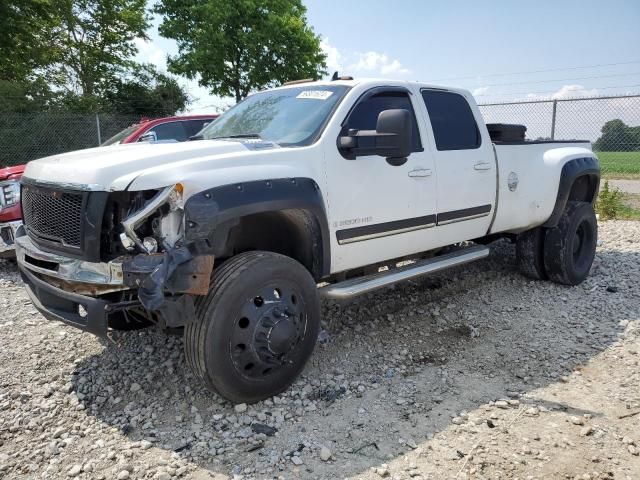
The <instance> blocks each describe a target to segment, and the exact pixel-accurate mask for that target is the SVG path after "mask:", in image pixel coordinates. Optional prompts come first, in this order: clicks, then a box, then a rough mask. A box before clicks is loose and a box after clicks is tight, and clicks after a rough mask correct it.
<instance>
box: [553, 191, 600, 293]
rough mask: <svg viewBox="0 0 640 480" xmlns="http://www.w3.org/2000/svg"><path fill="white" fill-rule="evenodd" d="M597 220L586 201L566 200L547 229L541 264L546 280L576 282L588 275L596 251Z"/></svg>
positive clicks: (572, 283)
mask: <svg viewBox="0 0 640 480" xmlns="http://www.w3.org/2000/svg"><path fill="white" fill-rule="evenodd" d="M597 240H598V224H597V222H596V215H595V212H594V211H593V206H592V205H591V204H590V203H588V202H569V203H568V204H567V208H566V209H565V211H564V213H563V214H562V216H561V217H560V220H559V221H558V225H557V226H555V227H553V228H550V229H547V232H546V235H545V239H544V266H545V270H546V272H547V275H548V276H549V280H552V281H554V282H556V283H562V284H565V285H577V284H579V283H581V282H582V281H583V280H584V279H585V278H587V276H588V275H589V271H590V270H591V264H592V263H593V259H594V257H595V253H596V243H597Z"/></svg>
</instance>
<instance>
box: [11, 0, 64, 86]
mask: <svg viewBox="0 0 640 480" xmlns="http://www.w3.org/2000/svg"><path fill="white" fill-rule="evenodd" d="M52 26H53V15H52V4H51V0H3V1H2V2H0V78H1V79H2V80H4V81H7V82H15V83H21V84H26V83H28V81H29V79H30V78H31V77H32V75H33V73H34V71H35V70H36V69H37V68H39V67H41V66H42V65H45V64H47V63H48V62H49V61H50V54H51V48H50V44H49V42H50V40H51V37H50V34H51V28H52Z"/></svg>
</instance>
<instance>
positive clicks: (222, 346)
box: [184, 251, 320, 403]
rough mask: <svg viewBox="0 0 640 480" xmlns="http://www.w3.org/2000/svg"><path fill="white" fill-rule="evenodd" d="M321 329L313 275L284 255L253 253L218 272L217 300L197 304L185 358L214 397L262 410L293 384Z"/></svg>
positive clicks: (211, 297)
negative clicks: (256, 405)
mask: <svg viewBox="0 0 640 480" xmlns="http://www.w3.org/2000/svg"><path fill="white" fill-rule="evenodd" d="M319 328H320V301H319V298H318V292H317V289H316V283H315V281H314V279H313V278H312V277H311V275H310V274H309V272H308V271H307V270H306V269H305V268H304V267H303V266H302V265H301V264H300V263H298V262H297V261H295V260H293V259H291V258H289V257H286V256H283V255H280V254H276V253H271V252H260V251H256V252H246V253H242V254H240V255H237V256H235V257H232V258H231V259H229V260H227V261H226V262H225V263H223V264H222V265H221V266H220V268H218V269H217V270H214V275H213V279H212V281H211V286H210V289H209V294H208V295H207V296H205V297H200V298H199V299H198V300H197V301H196V320H195V321H194V322H191V323H189V324H188V325H187V326H186V328H185V337H184V347H185V356H186V359H187V362H188V364H189V366H190V367H191V369H192V370H193V372H194V373H195V374H196V376H197V377H199V378H200V379H201V380H202V381H203V382H204V384H205V385H206V386H207V388H209V389H210V390H211V391H213V392H216V393H218V394H219V395H221V396H222V397H224V398H226V399H227V400H230V401H232V402H235V403H254V402H257V401H259V400H263V399H265V398H268V397H271V396H273V395H277V394H278V393H280V392H282V391H283V390H285V389H286V388H287V387H289V386H290V385H291V384H292V383H293V381H294V380H295V379H296V378H297V376H298V375H299V374H300V373H301V372H302V369H303V368H304V366H305V364H306V363H307V360H309V357H311V353H312V352H313V348H314V346H315V343H316V340H317V338H318V330H319Z"/></svg>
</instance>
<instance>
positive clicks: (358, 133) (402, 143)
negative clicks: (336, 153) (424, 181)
mask: <svg viewBox="0 0 640 480" xmlns="http://www.w3.org/2000/svg"><path fill="white" fill-rule="evenodd" d="M412 148H413V126H412V124H411V113H409V111H408V110H405V109H391V110H384V111H382V112H380V114H379V115H378V121H377V123H376V129H375V130H349V131H348V132H347V135H345V136H341V137H339V138H338V149H339V150H340V153H341V154H342V155H343V156H344V157H345V158H347V159H348V160H355V158H356V157H361V156H366V155H379V156H381V157H386V159H387V162H388V163H389V164H390V165H394V166H399V165H402V164H404V163H405V162H406V161H407V157H408V156H409V155H410V154H411V150H412Z"/></svg>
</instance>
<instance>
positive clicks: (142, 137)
mask: <svg viewBox="0 0 640 480" xmlns="http://www.w3.org/2000/svg"><path fill="white" fill-rule="evenodd" d="M216 118H218V115H184V116H180V117H163V118H156V119H154V120H143V121H141V122H139V123H135V124H133V125H131V126H130V127H127V128H125V129H124V130H122V131H121V132H119V133H117V134H116V135H114V136H113V137H111V138H109V139H108V140H106V141H105V142H103V143H102V145H101V146H108V145H118V144H123V143H136V142H144V141H158V142H161V141H177V142H184V141H185V140H188V139H189V138H190V137H192V136H194V135H196V134H197V133H198V132H199V131H200V130H202V128H203V127H204V126H205V125H206V124H207V123H209V122H211V121H213V120H215V119H216ZM25 167H26V165H18V166H16V167H7V168H1V169H0V258H9V257H12V256H13V255H14V237H15V235H14V233H15V230H16V229H17V228H18V226H19V225H20V224H21V223H22V210H21V207H20V177H21V176H22V173H23V172H24V169H25Z"/></svg>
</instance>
